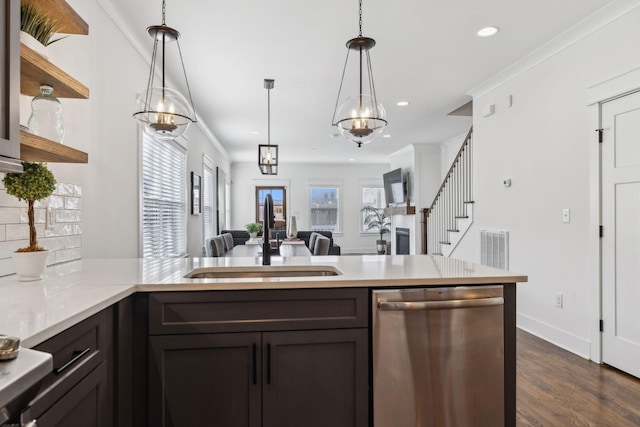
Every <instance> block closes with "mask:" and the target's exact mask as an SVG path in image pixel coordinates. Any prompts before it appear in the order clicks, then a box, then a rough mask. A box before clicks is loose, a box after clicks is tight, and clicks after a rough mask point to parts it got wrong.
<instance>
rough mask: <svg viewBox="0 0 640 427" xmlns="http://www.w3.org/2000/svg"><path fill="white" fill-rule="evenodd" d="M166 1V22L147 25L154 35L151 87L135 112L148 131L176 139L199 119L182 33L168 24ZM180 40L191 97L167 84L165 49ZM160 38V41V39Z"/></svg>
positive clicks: (150, 75)
mask: <svg viewBox="0 0 640 427" xmlns="http://www.w3.org/2000/svg"><path fill="white" fill-rule="evenodd" d="M165 15H166V2H165V0H163V1H162V24H161V25H153V26H151V27H148V28H147V32H148V33H149V35H150V36H151V37H152V38H153V54H152V56H151V66H150V68H149V80H148V81H147V89H146V90H145V91H144V92H143V93H142V94H141V95H140V96H139V97H138V111H137V112H136V113H134V114H133V117H135V118H136V119H137V120H139V121H140V122H141V123H142V124H143V125H144V130H145V132H147V133H148V134H150V135H152V136H155V137H156V138H160V139H175V138H177V137H178V136H180V135H182V134H183V133H184V131H185V130H187V128H188V127H189V125H190V124H191V123H195V121H196V118H195V111H194V108H193V100H192V99H191V89H189V81H188V80H187V72H186V70H185V68H184V61H183V60H182V50H181V49H180V42H179V41H178V39H179V38H180V33H179V32H178V31H177V30H175V29H173V28H171V27H168V26H167V25H166V24H165ZM174 41H175V42H176V45H177V47H178V55H179V57H180V64H181V65H182V72H183V74H184V81H185V83H186V86H187V92H188V95H189V99H188V100H187V99H186V98H185V97H184V96H183V95H182V94H181V93H180V92H178V91H177V90H175V89H172V88H169V87H167V86H166V82H165V52H166V44H167V43H169V42H174ZM158 42H159V43H158ZM158 47H160V48H161V56H162V60H161V73H162V75H161V76H160V77H161V86H155V83H156V82H155V69H156V60H157V58H158Z"/></svg>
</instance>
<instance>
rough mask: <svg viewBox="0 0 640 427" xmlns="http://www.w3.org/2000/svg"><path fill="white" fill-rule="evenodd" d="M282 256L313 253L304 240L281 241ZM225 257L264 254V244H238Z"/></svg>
mask: <svg viewBox="0 0 640 427" xmlns="http://www.w3.org/2000/svg"><path fill="white" fill-rule="evenodd" d="M274 242H275V240H274ZM294 242H295V243H294ZM279 253H280V256H282V257H292V256H311V255H312V253H311V251H310V250H309V248H307V246H306V245H305V244H304V241H302V240H300V241H287V240H281V241H280V248H279ZM224 256H225V257H258V256H262V245H236V246H234V247H233V248H231V249H229V250H228V251H227V252H226V253H225V254H224Z"/></svg>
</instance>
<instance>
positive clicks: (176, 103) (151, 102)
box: [134, 87, 194, 139]
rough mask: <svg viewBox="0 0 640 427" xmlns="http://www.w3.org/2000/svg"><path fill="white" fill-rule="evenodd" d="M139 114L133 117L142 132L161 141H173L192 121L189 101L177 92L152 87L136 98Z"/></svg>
mask: <svg viewBox="0 0 640 427" xmlns="http://www.w3.org/2000/svg"><path fill="white" fill-rule="evenodd" d="M138 109H139V112H138V113H136V114H135V115H134V116H135V118H136V119H138V120H139V121H141V122H142V123H143V124H144V131H145V132H147V133H148V134H150V135H153V136H156V137H158V138H161V139H175V138H177V137H178V136H180V135H182V134H183V133H184V131H185V130H187V128H188V127H189V125H190V124H191V123H192V122H193V121H194V120H193V119H191V117H194V113H193V109H192V108H191V105H189V101H187V99H186V98H185V97H184V96H183V95H182V94H181V93H180V92H178V91H177V90H175V89H170V88H167V87H165V88H162V87H152V88H150V89H147V90H145V91H144V92H143V93H142V94H141V95H140V96H139V97H138Z"/></svg>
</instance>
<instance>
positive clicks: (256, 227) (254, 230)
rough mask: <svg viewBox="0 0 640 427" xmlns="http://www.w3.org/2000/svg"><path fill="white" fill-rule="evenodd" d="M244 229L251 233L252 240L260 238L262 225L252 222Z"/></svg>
mask: <svg viewBox="0 0 640 427" xmlns="http://www.w3.org/2000/svg"><path fill="white" fill-rule="evenodd" d="M244 227H245V228H246V229H247V233H249V237H251V238H252V239H255V238H256V237H258V233H259V232H260V231H261V230H262V224H260V223H259V222H250V223H249V224H247V225H245V226H244Z"/></svg>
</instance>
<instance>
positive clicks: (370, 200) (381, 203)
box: [360, 185, 385, 233]
mask: <svg viewBox="0 0 640 427" xmlns="http://www.w3.org/2000/svg"><path fill="white" fill-rule="evenodd" d="M364 206H373V207H375V208H378V209H384V207H385V199H384V188H383V187H382V186H381V185H363V186H362V207H364ZM364 217H365V213H364V212H360V232H362V233H377V231H376V230H367V228H366V227H365V225H364Z"/></svg>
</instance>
